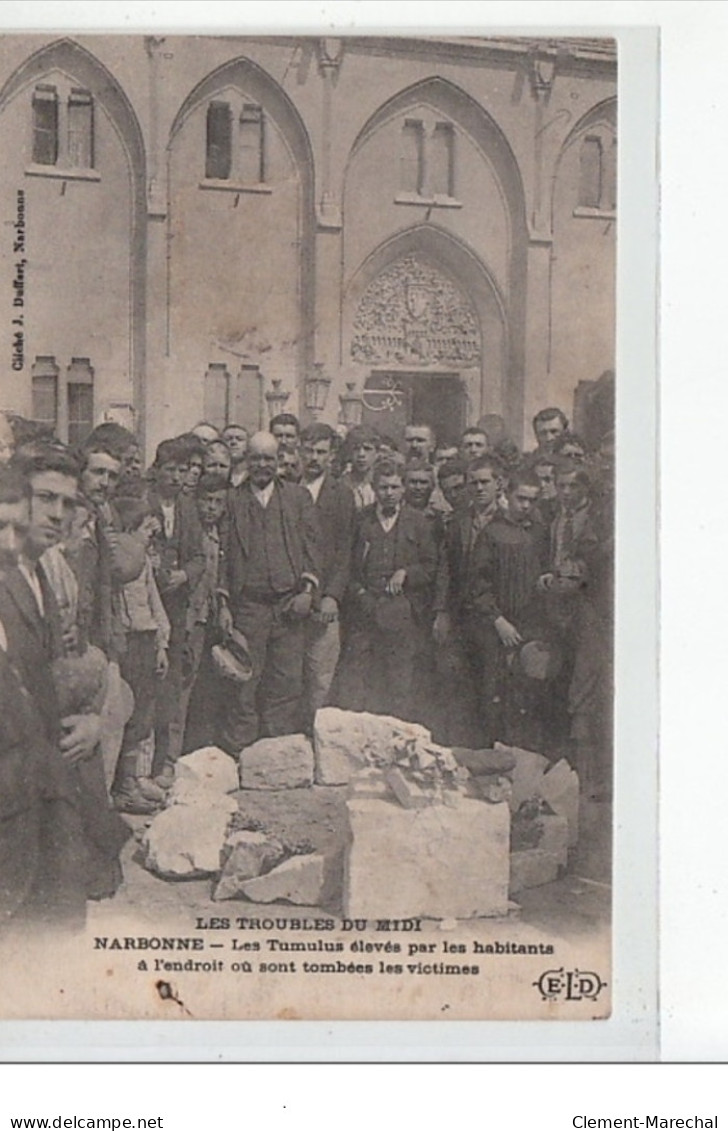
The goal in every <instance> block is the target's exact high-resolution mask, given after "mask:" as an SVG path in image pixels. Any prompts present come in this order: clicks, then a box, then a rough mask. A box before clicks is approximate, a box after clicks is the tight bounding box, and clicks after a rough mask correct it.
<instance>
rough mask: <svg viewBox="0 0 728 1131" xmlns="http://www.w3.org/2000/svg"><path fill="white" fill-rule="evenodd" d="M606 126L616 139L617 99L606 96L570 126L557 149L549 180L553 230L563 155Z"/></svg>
mask: <svg viewBox="0 0 728 1131" xmlns="http://www.w3.org/2000/svg"><path fill="white" fill-rule="evenodd" d="M603 127H606V128H607V130H608V131H609V132H610V133H612V134H613V135H614V137H615V139H616V136H617V99H616V98H606V99H604V101H603V102H598V103H597V104H596V105H595V106H592V107H591V109H589V110H587V112H586V113H585V114H583V115H582V117H581V118H579V120H578V122H576V123H575V124H574V126H572V128H571V130H570V131H569V133H568V134H567V135H566V137H565V139H564V142H563V144H562V146H561V149H560V150H559V154H558V157H557V158H556V164H555V166H554V175H553V179H552V182H551V224H552V230H553V223H554V219H555V209H556V196H557V190H558V187H559V173H560V171H561V166H562V164H563V161H564V157H565V156H566V154H567V152H568V151H569V150H570V149H571V147H572V146H573V145H575V144H576V143H578V142H579V141H581V140H582V139H583V138H584V137H585V136H586V135H587V134H589V133H590V132H591V131H593V130H599V129H600V128H603Z"/></svg>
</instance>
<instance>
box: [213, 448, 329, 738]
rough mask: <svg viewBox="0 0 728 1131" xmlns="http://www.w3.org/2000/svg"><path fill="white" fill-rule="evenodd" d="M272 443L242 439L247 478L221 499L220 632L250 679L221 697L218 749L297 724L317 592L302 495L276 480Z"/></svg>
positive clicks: (312, 523)
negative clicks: (234, 639)
mask: <svg viewBox="0 0 728 1131" xmlns="http://www.w3.org/2000/svg"><path fill="white" fill-rule="evenodd" d="M277 458H278V443H277V441H276V439H275V437H274V436H272V435H271V434H270V433H269V432H258V433H256V435H255V436H253V438H252V439H251V441H250V448H249V457H248V462H249V469H250V475H249V478H248V480H247V481H246V482H245V483H243V484H242V485H241V486H240V487H237V488H236V489H235V490H234V491H231V492H230V494H229V500H228V505H229V515H228V522H227V544H226V546H225V548H224V554H223V568H222V573H221V578H220V591H219V597H220V627H221V629H222V631H223V633H224V634H225V635H228V636H229V634H230V633H231V631H232V629H233V627H235V628H236V629H238V630H239V631H240V632H242V633H243V635H244V636H245V637H246V639H247V642H248V647H249V652H250V658H251V660H252V667H253V674H252V678H251V679H250V680H249V681H248V682H247V683H243V684H240V685H238V686H237V687H236V688H234V690H232V691H231V694H230V695H229V697H228V699H227V704H226V711H225V717H224V719H223V726H222V733H221V735H220V738H219V744H220V745H221V746H222V747H223V749H225V750H227V751H228V752H229V753H230V754H237V753H238V752H239V751H240V750H242V749H243V748H244V747H246V746H249V745H250V744H251V743H253V742H255V741H256V739H258V738H261V737H270V736H274V735H281V734H292V733H295V732H296V731H297V730H299V729H300V728H301V726H302V724H303V717H302V715H303V712H302V691H303V653H304V643H305V624H304V621H305V619H306V618H307V617H308V616H309V615H310V613H311V609H312V607H313V599H314V594H315V593H316V591H317V590H318V588H319V575H320V569H319V546H318V541H319V537H318V526H317V522H316V514H315V510H314V505H313V500H312V499H311V496H310V494H309V493H308V491H307V490H306V489H305V488H303V487H299V486H296V485H295V484H291V483H281V482H280V481H279V480H277V479H276V466H277Z"/></svg>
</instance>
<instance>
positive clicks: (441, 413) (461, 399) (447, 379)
mask: <svg viewBox="0 0 728 1131" xmlns="http://www.w3.org/2000/svg"><path fill="white" fill-rule="evenodd" d="M363 401H364V411H363V423H364V424H368V425H369V426H370V427H372V428H376V430H377V431H378V432H380V433H381V434H382V435H384V436H390V437H391V438H392V439H394V440H401V439H402V436H403V435H404V430H405V427H406V426H407V425H408V424H429V425H430V427H431V428H432V430H433V432H434V433H435V436H436V437H437V441H438V443H439V444H448V445H450V444H452V445H455V444H457V443H458V441H459V439H460V436H461V434H462V432H463V429H464V428H465V422H466V412H467V396H466V392H465V385H464V382H463V381H462V379H461V378H460V376H459V374H458V373H452V372H449V373H448V372H446V373H442V372H440V373H433V372H431V371H426V372H423V371H421V370H420V371H417V370H412V371H408V372H407V371H405V372H402V371H396V370H383V369H379V370H372V372H371V373H370V375H369V377H368V378H367V379H366V381H365V382H364V390H363Z"/></svg>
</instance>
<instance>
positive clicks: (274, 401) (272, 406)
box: [265, 377, 291, 420]
mask: <svg viewBox="0 0 728 1131" xmlns="http://www.w3.org/2000/svg"><path fill="white" fill-rule="evenodd" d="M271 386H272V387H271V388H270V389H269V390H268V392H267V393H266V394H265V399H266V401H267V402H268V419H269V420H272V419H273V417H274V416H277V415H278V413H279V412H283V410H284V408H285V407H286V401H287V400H288V398H289V397H290V395H291V394H290V393H287V392H285V391H284V390H283V389H281V378H280V377H274V378H273V380H272V381H271Z"/></svg>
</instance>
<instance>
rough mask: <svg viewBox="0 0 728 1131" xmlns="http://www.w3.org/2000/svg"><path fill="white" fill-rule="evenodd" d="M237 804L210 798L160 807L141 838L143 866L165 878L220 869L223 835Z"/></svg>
mask: <svg viewBox="0 0 728 1131" xmlns="http://www.w3.org/2000/svg"><path fill="white" fill-rule="evenodd" d="M235 812H237V804H236V802H235V800H234V798H232V797H224V796H223V797H210V798H208V803H206V804H202V803H200V804H196V805H191V804H178V805H171V806H170V807H169V808H168V809H164V810H162V812H161V813H158V814H157V816H156V817H155V818H154V820H153V821H152V823H151V824H150V825H149V827H148V828H147V829H146V831H145V833H144V836H143V837H142V851H143V853H144V866H145V867H146V868H148V869H149V871H150V872H156V873H157V875H158V876H163V877H164V878H165V879H192V878H194V877H201V876H212V875H216V874H217V873H218V872H219V871H220V866H221V853H222V849H223V845H224V843H225V834H226V832H227V827H228V825H229V823H230V818H231V816H232V814H233V813H235Z"/></svg>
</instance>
